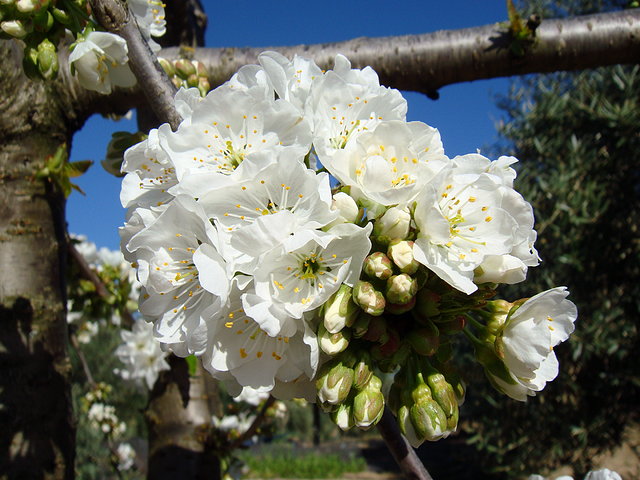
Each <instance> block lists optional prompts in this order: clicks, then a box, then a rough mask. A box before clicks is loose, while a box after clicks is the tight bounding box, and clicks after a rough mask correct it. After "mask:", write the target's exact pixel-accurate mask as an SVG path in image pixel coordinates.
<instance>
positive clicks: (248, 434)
mask: <svg viewBox="0 0 640 480" xmlns="http://www.w3.org/2000/svg"><path fill="white" fill-rule="evenodd" d="M275 401H276V399H275V398H274V397H272V396H271V395H269V398H267V400H266V401H265V402H264V405H262V408H261V409H260V413H258V415H257V416H256V418H255V419H254V420H253V423H252V424H251V425H250V426H249V428H247V430H245V432H244V433H243V434H242V435H240V436H239V437H238V438H236V440H235V441H234V442H232V443H231V445H229V450H230V451H233V450H235V449H236V448H238V447H239V446H240V445H242V444H243V443H244V442H246V441H247V440H248V439H250V438H251V437H253V435H254V434H255V433H256V432H257V431H258V428H260V425H262V422H263V421H264V418H265V414H266V413H267V410H268V409H269V407H271V405H273V404H274V402H275Z"/></svg>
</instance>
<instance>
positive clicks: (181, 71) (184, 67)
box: [173, 58, 198, 80]
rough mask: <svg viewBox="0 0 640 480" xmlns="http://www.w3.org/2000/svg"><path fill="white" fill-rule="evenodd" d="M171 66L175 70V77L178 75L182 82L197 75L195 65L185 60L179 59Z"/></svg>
mask: <svg viewBox="0 0 640 480" xmlns="http://www.w3.org/2000/svg"><path fill="white" fill-rule="evenodd" d="M173 66H174V68H175V70H176V75H178V76H179V77H180V78H182V79H183V80H186V79H187V78H189V76H190V75H197V73H198V72H197V70H196V67H195V65H194V64H193V63H192V62H191V61H190V60H187V59H186V58H180V59H178V60H176V61H175V62H174V63H173Z"/></svg>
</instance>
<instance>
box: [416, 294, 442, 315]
mask: <svg viewBox="0 0 640 480" xmlns="http://www.w3.org/2000/svg"><path fill="white" fill-rule="evenodd" d="M416 297H417V302H416V311H417V312H418V313H420V314H421V315H423V316H424V317H426V318H432V317H437V316H438V315H440V301H441V299H442V298H441V296H440V295H439V294H437V293H436V292H433V291H431V290H429V289H427V288H423V289H421V290H420V291H418V293H417V295H416Z"/></svg>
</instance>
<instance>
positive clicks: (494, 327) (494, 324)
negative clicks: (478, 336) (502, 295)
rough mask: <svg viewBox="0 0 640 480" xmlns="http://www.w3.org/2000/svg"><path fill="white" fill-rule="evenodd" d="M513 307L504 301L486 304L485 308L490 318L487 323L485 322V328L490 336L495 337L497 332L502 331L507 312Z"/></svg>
mask: <svg viewBox="0 0 640 480" xmlns="http://www.w3.org/2000/svg"><path fill="white" fill-rule="evenodd" d="M513 306H514V304H513V303H510V302H507V301H506V300H493V301H491V302H487V306H486V307H485V308H486V309H487V310H489V312H491V317H489V321H488V322H487V328H488V330H489V332H490V333H491V334H492V335H497V334H498V332H500V331H501V330H502V328H503V326H504V324H505V322H506V321H507V316H508V315H509V311H510V310H511V308H512V307H513Z"/></svg>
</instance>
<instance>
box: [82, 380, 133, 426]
mask: <svg viewBox="0 0 640 480" xmlns="http://www.w3.org/2000/svg"><path fill="white" fill-rule="evenodd" d="M111 390H112V387H111V385H108V384H106V383H103V382H100V383H97V384H96V385H95V386H94V387H93V388H92V390H90V391H89V392H87V393H86V394H85V396H84V397H82V399H81V403H82V409H83V410H84V411H85V412H86V413H87V418H88V420H89V423H90V425H91V426H92V427H93V428H95V429H96V430H98V431H100V432H102V433H103V434H104V435H106V436H107V437H108V438H109V439H115V438H117V437H119V436H120V435H122V434H123V433H124V432H125V430H126V425H125V423H124V422H121V421H120V420H119V419H118V417H117V415H116V409H115V407H114V406H113V405H108V404H106V403H105V401H106V400H107V397H108V396H109V393H110V392H111Z"/></svg>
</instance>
